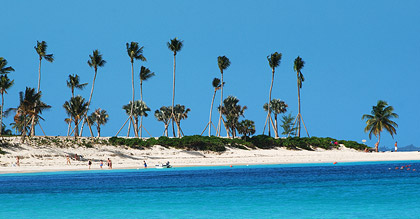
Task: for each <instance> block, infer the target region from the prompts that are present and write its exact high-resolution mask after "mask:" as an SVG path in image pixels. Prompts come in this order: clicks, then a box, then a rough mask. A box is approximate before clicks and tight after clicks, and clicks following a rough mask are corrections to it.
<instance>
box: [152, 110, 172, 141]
mask: <svg viewBox="0 0 420 219" xmlns="http://www.w3.org/2000/svg"><path fill="white" fill-rule="evenodd" d="M155 118H156V119H157V120H158V121H159V122H163V124H164V125H165V130H164V131H163V133H164V135H165V136H166V137H168V126H169V122H170V121H171V118H172V109H171V106H169V107H166V106H162V107H161V108H160V109H159V110H156V111H155Z"/></svg>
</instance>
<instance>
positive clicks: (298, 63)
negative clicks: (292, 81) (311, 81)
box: [293, 56, 305, 138]
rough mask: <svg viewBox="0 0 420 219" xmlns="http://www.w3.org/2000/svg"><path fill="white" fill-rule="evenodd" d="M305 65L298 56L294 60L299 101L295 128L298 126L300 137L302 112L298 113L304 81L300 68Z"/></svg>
mask: <svg viewBox="0 0 420 219" xmlns="http://www.w3.org/2000/svg"><path fill="white" fill-rule="evenodd" d="M304 65H305V62H304V61H303V60H302V58H300V57H299V56H298V57H297V58H296V59H295V62H294V66H293V69H294V70H295V72H296V76H297V87H298V102H299V112H298V115H297V120H298V122H297V128H298V137H299V138H300V129H301V124H300V121H301V120H302V114H301V113H300V89H302V82H303V81H305V78H304V77H303V74H302V71H301V70H302V68H303V66H304Z"/></svg>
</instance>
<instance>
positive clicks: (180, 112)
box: [171, 104, 191, 138]
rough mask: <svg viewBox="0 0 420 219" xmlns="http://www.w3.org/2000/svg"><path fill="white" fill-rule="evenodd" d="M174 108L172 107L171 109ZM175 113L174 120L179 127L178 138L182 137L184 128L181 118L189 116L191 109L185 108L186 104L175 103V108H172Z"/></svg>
mask: <svg viewBox="0 0 420 219" xmlns="http://www.w3.org/2000/svg"><path fill="white" fill-rule="evenodd" d="M171 110H172V109H171ZM172 111H173V112H174V113H175V114H174V120H175V123H176V126H177V128H178V132H177V133H178V138H180V137H182V136H181V133H182V129H181V120H183V119H186V118H188V112H190V111H191V109H190V108H185V106H184V105H179V104H177V105H175V108H174V109H173V110H172ZM182 135H184V134H182Z"/></svg>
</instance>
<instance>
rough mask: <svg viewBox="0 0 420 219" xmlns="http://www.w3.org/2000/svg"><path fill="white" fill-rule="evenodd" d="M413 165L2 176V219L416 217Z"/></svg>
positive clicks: (419, 180)
mask: <svg viewBox="0 0 420 219" xmlns="http://www.w3.org/2000/svg"><path fill="white" fill-rule="evenodd" d="M403 165H411V167H409V168H410V170H406V168H405V169H403V170H401V169H398V170H396V169H395V167H397V166H398V167H401V166H403ZM413 168H414V169H418V171H412V169H413ZM419 171H420V162H415V161H412V162H410V161H404V162H372V163H346V164H344V163H343V164H341V163H339V164H337V165H332V164H300V165H268V166H235V167H233V168H230V167H194V168H174V169H163V170H156V169H147V170H144V169H141V170H112V171H105V170H103V171H85V172H58V173H32V174H5V175H1V176H0V197H1V198H0V206H1V208H0V218H12V217H14V218H32V217H42V218H57V217H58V218H74V217H76V218H88V217H90V218H99V217H101V218H122V217H125V218H418V217H419V215H420V207H418V203H417V202H418V201H419V200H420V173H419Z"/></svg>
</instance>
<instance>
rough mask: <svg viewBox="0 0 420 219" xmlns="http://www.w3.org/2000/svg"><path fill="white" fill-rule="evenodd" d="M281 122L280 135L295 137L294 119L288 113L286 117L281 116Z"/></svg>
mask: <svg viewBox="0 0 420 219" xmlns="http://www.w3.org/2000/svg"><path fill="white" fill-rule="evenodd" d="M281 118H282V120H281V122H282V123H283V124H282V125H280V126H281V127H282V128H283V132H282V133H281V134H282V135H289V134H290V135H296V129H297V128H296V127H293V120H295V117H293V116H292V114H290V113H289V115H287V116H282V117H281Z"/></svg>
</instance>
